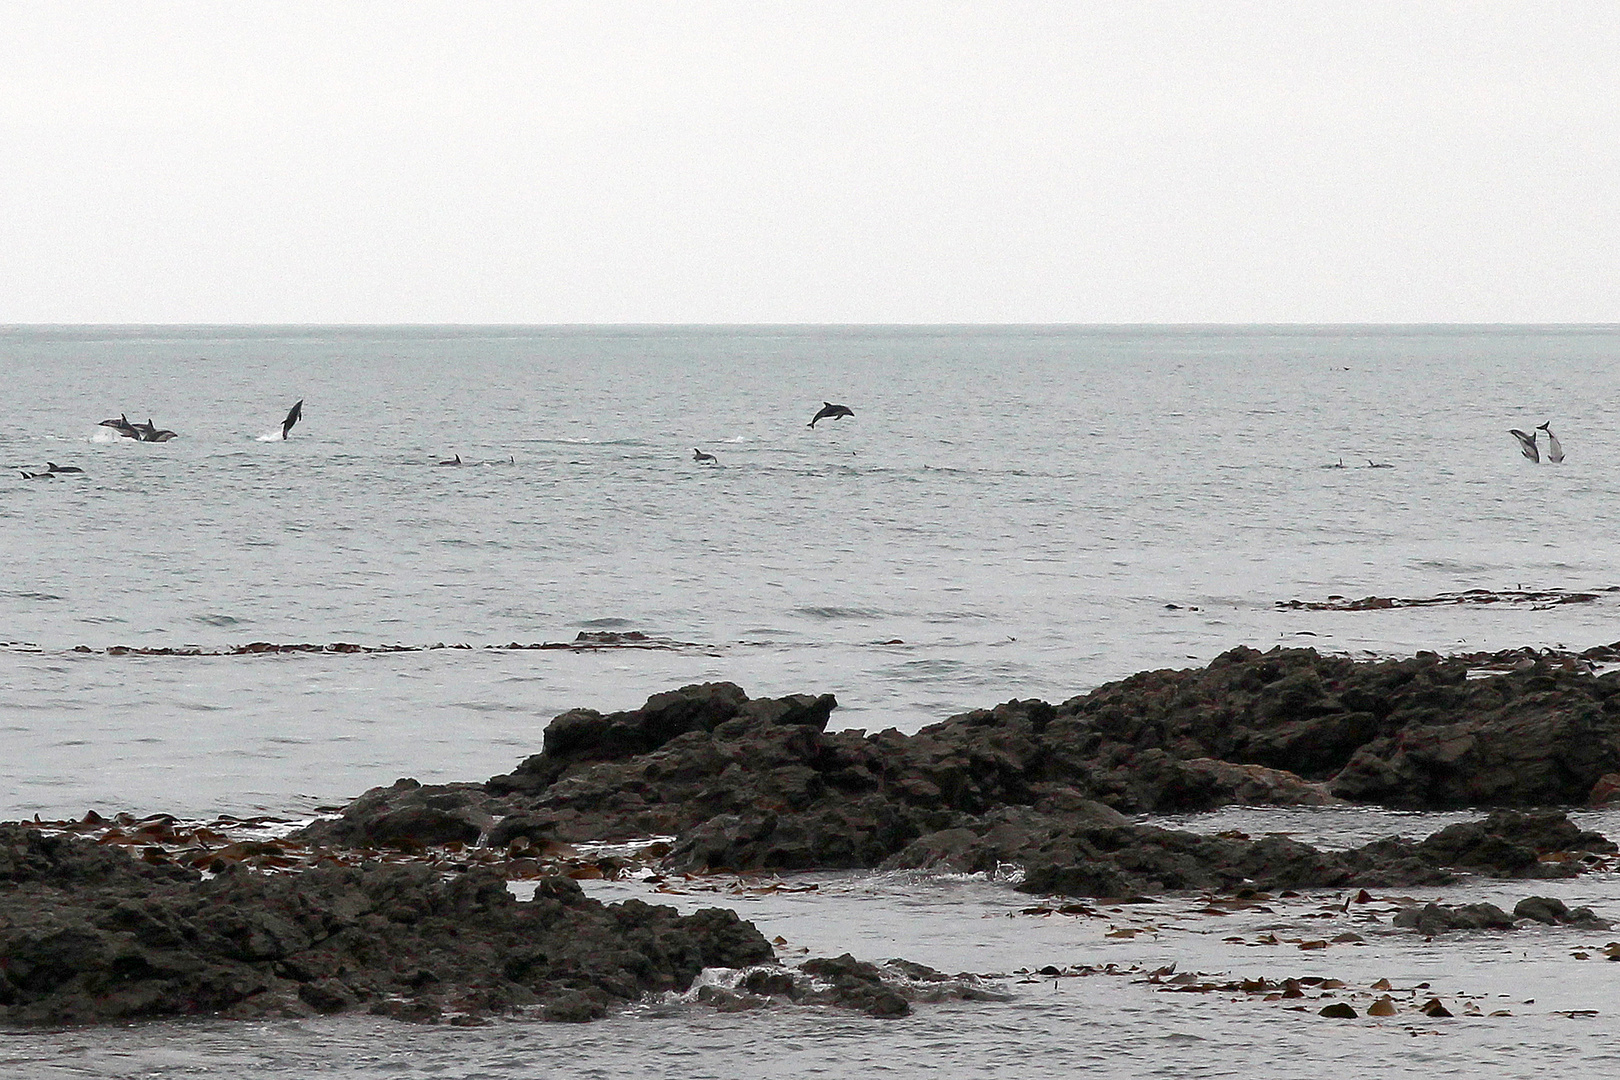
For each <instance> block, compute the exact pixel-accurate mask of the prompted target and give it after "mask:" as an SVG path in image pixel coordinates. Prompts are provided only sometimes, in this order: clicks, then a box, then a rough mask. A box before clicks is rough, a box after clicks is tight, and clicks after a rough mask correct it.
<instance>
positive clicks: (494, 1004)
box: [0, 826, 773, 1024]
mask: <svg viewBox="0 0 1620 1080" xmlns="http://www.w3.org/2000/svg"><path fill="white" fill-rule="evenodd" d="M0 874H3V875H4V876H3V877H0V1023H5V1024H64V1023H88V1022H104V1021H110V1020H122V1019H132V1018H141V1017H157V1016H175V1015H189V1014H200V1013H223V1014H225V1015H227V1016H234V1017H258V1016H300V1015H311V1014H314V1013H331V1012H342V1011H346V1010H354V1009H364V1010H367V1011H370V1012H373V1013H378V1014H381V1015H387V1016H395V1017H399V1018H401V1019H410V1020H434V1019H438V1018H440V1017H441V1016H446V1015H448V1016H449V1017H450V1018H451V1019H452V1020H458V1019H459V1020H467V1019H474V1020H476V1019H477V1018H480V1017H483V1016H486V1015H489V1014H492V1013H502V1012H507V1011H510V1010H514V1009H520V1008H526V1009H529V1010H531V1011H537V1012H539V1013H540V1014H541V1015H544V1016H545V1017H547V1018H549V1019H557V1020H588V1019H591V1018H594V1017H597V1016H601V1015H603V1014H604V1013H605V1012H606V1011H607V1010H608V1009H609V1008H611V1007H613V1006H615V1005H617V1004H620V1003H623V1002H626V1001H630V1000H633V999H635V998H638V997H640V996H641V995H643V994H645V993H650V992H660V991H666V990H685V989H686V988H688V987H689V986H690V985H691V983H692V980H693V979H694V978H695V977H696V976H697V974H698V972H699V971H700V970H702V969H703V968H705V967H717V966H718V967H742V966H746V965H749V964H759V963H764V962H769V961H771V959H772V955H773V953H772V950H771V947H770V945H769V943H768V942H766V941H765V939H764V938H763V937H761V936H760V934H759V932H758V931H757V930H755V929H754V927H753V926H752V925H750V924H748V923H745V922H743V921H742V920H740V919H739V918H738V917H737V916H736V915H735V914H734V913H733V912H731V911H727V910H721V909H709V910H704V911H698V912H696V913H694V914H692V915H687V916H681V915H679V914H677V913H676V912H675V910H674V909H673V908H668V907H655V906H651V905H648V904H644V903H641V902H639V901H634V900H631V901H626V902H625V903H623V904H615V905H611V906H608V905H603V904H601V903H598V902H597V901H595V900H591V899H589V898H588V897H586V896H585V895H584V894H583V893H582V892H581V891H580V888H579V886H578V885H577V884H576V883H574V882H573V881H570V880H568V879H567V878H562V877H551V878H544V879H542V880H541V881H540V882H539V883H538V887H537V891H536V894H535V898H534V899H533V900H531V901H526V902H522V903H520V902H518V901H517V900H515V899H514V898H513V897H512V895H511V893H509V892H508V891H507V888H506V882H505V880H504V879H502V878H501V877H500V876H499V875H496V874H493V873H490V872H488V871H486V870H471V871H469V872H467V873H465V874H462V875H458V876H454V877H451V878H449V879H445V878H444V877H442V876H441V875H439V874H437V873H434V872H433V871H432V870H430V869H428V868H427V867H424V866H416V865H395V866H382V865H377V864H371V865H367V866H363V867H359V868H346V867H318V868H316V869H313V870H308V871H306V872H304V873H300V874H280V875H266V874H259V873H254V872H251V871H248V870H246V869H243V868H232V869H230V870H228V871H226V872H225V873H222V874H220V875H219V876H218V877H216V878H214V879H212V880H206V881H205V880H201V879H200V878H199V876H198V875H197V874H196V873H194V872H191V871H185V870H181V869H180V868H178V867H173V866H170V867H152V866H148V865H146V864H144V863H141V862H139V861H137V860H135V859H131V858H130V857H129V856H128V855H125V854H123V853H122V852H118V851H107V850H104V849H100V848H98V847H97V846H96V845H94V844H92V843H90V842H89V841H86V840H81V839H77V838H69V837H47V836H44V835H42V834H41V833H39V832H38V831H36V830H29V829H24V828H21V827H19V826H0Z"/></svg>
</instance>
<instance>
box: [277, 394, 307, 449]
mask: <svg viewBox="0 0 1620 1080" xmlns="http://www.w3.org/2000/svg"><path fill="white" fill-rule="evenodd" d="M303 418H304V399H303V398H299V399H298V404H296V405H294V406H293V407H292V408H290V409H288V410H287V419H285V420H283V421H282V422H281V438H282V440H283V441H285V440H286V438H287V432H289V431H291V430H292V426H293V425H294V424H296V423H298V421H300V420H302V419H303Z"/></svg>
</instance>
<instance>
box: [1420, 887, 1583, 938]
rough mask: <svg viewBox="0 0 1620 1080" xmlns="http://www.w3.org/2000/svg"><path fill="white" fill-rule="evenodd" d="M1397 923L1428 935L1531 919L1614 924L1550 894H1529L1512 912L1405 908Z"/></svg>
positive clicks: (1490, 907) (1579, 926)
mask: <svg viewBox="0 0 1620 1080" xmlns="http://www.w3.org/2000/svg"><path fill="white" fill-rule="evenodd" d="M1390 921H1391V922H1393V923H1394V924H1395V925H1396V926H1400V927H1405V928H1408V929H1412V930H1416V931H1417V932H1418V933H1420V934H1423V935H1425V936H1430V935H1434V934H1443V933H1445V932H1446V931H1448V930H1512V929H1514V928H1515V927H1518V926H1520V925H1528V924H1529V923H1531V922H1538V923H1545V924H1547V925H1549V926H1568V927H1572V928H1574V929H1576V930H1608V929H1609V928H1610V923H1609V922H1608V920H1607V919H1600V918H1598V917H1597V915H1595V914H1593V912H1592V909H1591V908H1587V907H1579V908H1570V907H1568V906H1567V905H1566V904H1565V903H1564V902H1563V901H1562V900H1559V899H1557V898H1555V897H1549V896H1527V897H1525V898H1524V899H1523V900H1520V901H1519V902H1518V903H1517V904H1516V905H1514V908H1513V914H1512V915H1509V914H1508V913H1507V912H1505V911H1503V910H1502V909H1501V908H1499V907H1497V906H1496V905H1495V904H1462V905H1459V906H1456V907H1452V906H1450V905H1447V904H1424V905H1423V906H1422V907H1418V906H1416V905H1413V906H1412V907H1405V908H1402V909H1401V910H1400V911H1397V912H1396V913H1395V916H1394V918H1393V919H1391V920H1390Z"/></svg>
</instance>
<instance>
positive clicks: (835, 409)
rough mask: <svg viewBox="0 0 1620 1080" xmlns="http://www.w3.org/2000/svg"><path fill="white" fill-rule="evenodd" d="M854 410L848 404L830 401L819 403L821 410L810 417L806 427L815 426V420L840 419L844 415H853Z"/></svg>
mask: <svg viewBox="0 0 1620 1080" xmlns="http://www.w3.org/2000/svg"><path fill="white" fill-rule="evenodd" d="M854 415H855V410H854V409H852V408H850V407H849V406H848V405H834V404H833V403H832V402H830V401H823V402H822V403H821V410H820V411H819V412H817V413H816V415H814V416H812V417H811V418H810V423H809V424H807V425H806V426H807V427H815V426H816V421H817V420H842V419H843V418H844V417H846V416H854Z"/></svg>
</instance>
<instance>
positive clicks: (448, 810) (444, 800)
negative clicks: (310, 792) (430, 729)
mask: <svg viewBox="0 0 1620 1080" xmlns="http://www.w3.org/2000/svg"><path fill="white" fill-rule="evenodd" d="M490 803H491V800H490V798H489V796H488V795H487V794H486V792H485V791H484V787H483V785H481V784H434V785H430V786H423V785H422V784H419V783H417V782H416V781H415V780H411V779H403V780H396V781H395V782H394V783H393V784H392V785H391V786H390V787H379V788H372V789H371V790H370V791H368V792H366V793H365V794H364V795H362V796H360V797H359V798H358V799H356V800H354V801H353V802H352V803H350V804H349V805H348V806H346V807H344V809H343V813H342V815H341V816H339V817H338V818H336V819H333V820H327V821H317V822H315V823H313V824H311V825H309V826H307V827H306V828H304V829H302V830H300V831H299V832H297V833H294V834H293V838H294V839H295V840H298V841H300V842H303V843H308V844H325V845H339V846H343V847H393V848H407V849H409V848H417V847H426V846H429V845H435V844H448V843H462V844H475V843H477V842H478V839H479V837H480V836H482V835H483V834H484V832H485V831H486V830H488V829H489V828H491V827H492V826H493V825H494V824H495V818H494V816H493V815H492V814H491V813H490V811H489V807H490Z"/></svg>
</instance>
